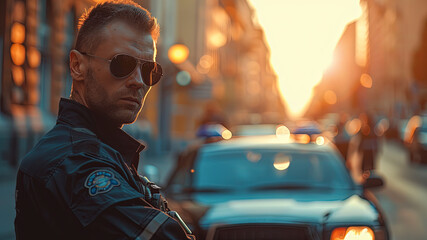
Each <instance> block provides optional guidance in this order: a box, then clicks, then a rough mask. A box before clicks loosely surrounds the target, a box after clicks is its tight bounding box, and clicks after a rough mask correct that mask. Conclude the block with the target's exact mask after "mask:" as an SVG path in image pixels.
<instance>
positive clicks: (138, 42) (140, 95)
mask: <svg viewBox="0 0 427 240" xmlns="http://www.w3.org/2000/svg"><path fill="white" fill-rule="evenodd" d="M102 34H103V39H104V40H103V41H102V43H101V44H100V45H99V46H98V47H97V49H96V51H95V52H93V53H91V54H93V55H96V56H99V57H102V58H105V59H111V58H112V57H113V56H115V55H116V54H119V53H123V54H127V55H130V56H133V57H137V58H140V59H144V60H148V61H155V56H156V47H155V43H154V41H153V38H152V37H151V35H150V34H149V33H144V32H141V31H138V30H137V29H134V28H133V27H131V26H129V25H128V24H127V23H125V22H122V21H114V22H112V23H110V24H109V25H107V26H106V27H105V31H104V32H103V33H102ZM88 60H90V62H89V68H88V72H87V75H86V76H87V77H86V79H85V94H84V98H85V102H86V104H87V105H88V106H87V107H88V108H89V109H90V110H92V111H93V112H95V113H96V114H97V115H98V116H101V117H105V118H106V119H105V120H109V121H111V123H113V124H114V125H117V126H121V125H122V124H125V123H132V122H134V121H135V119H136V118H137V116H138V114H139V112H140V111H141V109H142V106H143V105H144V101H145V97H146V96H147V94H148V92H149V91H150V89H151V87H149V86H147V85H145V84H144V82H143V80H142V74H141V69H140V67H139V65H138V67H137V68H136V69H135V71H134V72H133V73H132V74H131V75H130V76H128V77H126V78H124V79H117V78H115V77H114V76H113V75H112V74H111V72H110V64H109V62H107V61H104V60H102V59H99V58H90V59H88Z"/></svg>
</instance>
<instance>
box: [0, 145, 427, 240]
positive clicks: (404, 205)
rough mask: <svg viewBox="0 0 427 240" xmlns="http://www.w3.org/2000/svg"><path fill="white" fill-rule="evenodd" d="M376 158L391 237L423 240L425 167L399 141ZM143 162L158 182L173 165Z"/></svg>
mask: <svg viewBox="0 0 427 240" xmlns="http://www.w3.org/2000/svg"><path fill="white" fill-rule="evenodd" d="M378 156H379V158H378V165H377V167H378V173H379V174H381V175H382V176H383V178H384V181H385V187H384V188H381V189H378V190H375V191H374V193H375V195H376V196H377V198H378V200H379V202H380V204H381V206H382V207H383V211H384V213H385V216H386V218H387V222H388V225H389V228H390V230H391V232H390V233H391V236H392V238H391V239H393V240H406V239H410V240H422V239H425V236H426V234H427V230H426V228H425V226H427V204H425V199H427V166H426V165H410V164H408V161H407V152H406V151H405V149H404V148H403V146H401V145H400V144H397V143H394V142H387V143H385V144H383V145H382V149H381V150H380V152H379V155H378ZM143 164H150V165H154V166H157V167H158V168H159V171H160V177H161V180H160V182H164V179H165V177H166V174H167V173H169V172H170V170H171V167H173V158H172V156H171V155H164V156H161V157H158V158H152V159H145V160H144V161H143ZM0 180H1V182H0V191H1V192H0V196H1V197H0V205H1V206H0V207H1V214H0V226H1V227H0V240H10V239H14V232H13V219H14V199H13V198H14V185H15V182H14V179H13V178H12V177H9V178H1V179H0Z"/></svg>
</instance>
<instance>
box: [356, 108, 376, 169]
mask: <svg viewBox="0 0 427 240" xmlns="http://www.w3.org/2000/svg"><path fill="white" fill-rule="evenodd" d="M359 119H360V121H361V129H360V131H359V133H358V134H359V138H360V142H359V148H358V150H359V153H360V155H361V159H362V162H361V171H362V173H364V172H366V171H371V170H374V169H375V165H376V156H377V150H378V139H377V136H376V135H375V131H374V129H375V122H374V120H373V119H372V117H371V116H370V115H369V114H367V113H361V114H360V115H359Z"/></svg>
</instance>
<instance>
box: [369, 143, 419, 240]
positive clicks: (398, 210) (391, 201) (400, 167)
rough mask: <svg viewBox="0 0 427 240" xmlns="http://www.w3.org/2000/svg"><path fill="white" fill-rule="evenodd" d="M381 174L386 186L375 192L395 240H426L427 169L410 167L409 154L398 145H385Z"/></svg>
mask: <svg viewBox="0 0 427 240" xmlns="http://www.w3.org/2000/svg"><path fill="white" fill-rule="evenodd" d="M378 163H379V165H378V172H379V173H380V174H381V175H382V176H383V177H384V180H385V187H384V188H383V189H381V190H377V191H375V195H376V196H377V198H378V200H379V202H380V203H381V206H382V207H383V210H384V213H385V215H386V217H387V220H388V225H389V228H390V229H391V236H392V239H394V240H404V239H411V240H422V239H426V234H427V229H426V226H427V204H426V199H427V166H426V165H417V164H409V162H408V154H407V152H406V151H405V150H404V148H403V147H402V146H401V145H399V144H396V143H387V144H384V146H383V149H382V151H381V153H380V155H379V162H378Z"/></svg>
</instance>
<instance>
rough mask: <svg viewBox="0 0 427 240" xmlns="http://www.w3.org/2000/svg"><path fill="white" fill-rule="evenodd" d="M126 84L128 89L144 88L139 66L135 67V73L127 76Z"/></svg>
mask: <svg viewBox="0 0 427 240" xmlns="http://www.w3.org/2000/svg"><path fill="white" fill-rule="evenodd" d="M126 84H127V85H128V87H129V88H142V87H144V80H143V77H142V72H141V68H140V67H139V66H137V67H136V69H135V71H133V73H132V74H131V75H130V76H129V79H127V82H126Z"/></svg>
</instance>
